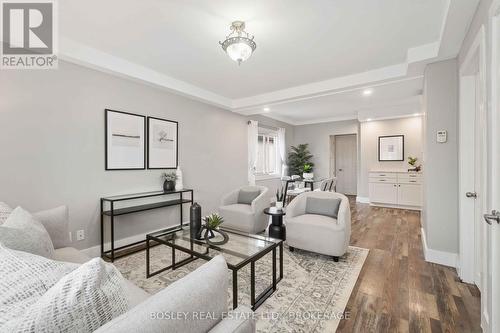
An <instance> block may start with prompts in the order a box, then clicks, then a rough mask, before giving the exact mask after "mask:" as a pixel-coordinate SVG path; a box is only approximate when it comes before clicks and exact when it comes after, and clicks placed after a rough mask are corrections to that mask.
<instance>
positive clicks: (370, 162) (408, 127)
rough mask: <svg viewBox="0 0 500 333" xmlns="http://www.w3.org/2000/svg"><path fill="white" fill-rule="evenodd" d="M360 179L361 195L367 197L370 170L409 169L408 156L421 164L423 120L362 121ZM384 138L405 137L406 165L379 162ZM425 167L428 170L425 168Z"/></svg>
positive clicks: (416, 118) (359, 193) (404, 162)
mask: <svg viewBox="0 0 500 333" xmlns="http://www.w3.org/2000/svg"><path fill="white" fill-rule="evenodd" d="M360 128H361V129H360V132H361V133H360V148H361V154H360V156H361V161H360V164H361V166H360V178H359V180H358V196H359V197H364V198H367V197H368V196H369V193H368V189H369V187H368V175H369V172H370V171H371V170H383V171H390V170H407V169H408V168H409V167H410V166H409V165H408V156H412V157H417V158H418V163H422V150H423V145H422V117H421V116H418V117H408V118H400V119H391V120H379V121H369V122H363V123H361V126H360ZM385 135H404V144H405V146H404V158H405V160H404V161H403V162H379V160H378V137H379V136H385ZM424 168H425V167H424Z"/></svg>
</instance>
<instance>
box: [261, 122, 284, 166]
mask: <svg viewBox="0 0 500 333" xmlns="http://www.w3.org/2000/svg"><path fill="white" fill-rule="evenodd" d="M278 149H279V148H278V133H277V132H276V131H272V130H268V129H264V128H259V136H258V149H257V169H256V172H255V173H256V175H279V174H280V170H281V158H280V155H279V150H278Z"/></svg>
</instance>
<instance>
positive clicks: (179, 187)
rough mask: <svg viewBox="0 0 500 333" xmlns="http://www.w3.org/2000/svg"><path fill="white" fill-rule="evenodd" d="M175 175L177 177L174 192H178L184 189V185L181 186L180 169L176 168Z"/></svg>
mask: <svg viewBox="0 0 500 333" xmlns="http://www.w3.org/2000/svg"><path fill="white" fill-rule="evenodd" d="M175 175H176V176H177V181H176V182H175V190H176V191H180V190H182V189H183V188H184V184H182V170H181V168H180V167H177V170H175Z"/></svg>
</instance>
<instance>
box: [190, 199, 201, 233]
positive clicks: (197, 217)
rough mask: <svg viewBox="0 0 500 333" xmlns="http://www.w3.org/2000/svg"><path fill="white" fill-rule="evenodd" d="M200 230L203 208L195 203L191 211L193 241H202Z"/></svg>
mask: <svg viewBox="0 0 500 333" xmlns="http://www.w3.org/2000/svg"><path fill="white" fill-rule="evenodd" d="M200 230H201V206H200V205H198V203H196V202H195V203H194V204H192V205H191V208H190V209H189V231H190V233H191V239H200Z"/></svg>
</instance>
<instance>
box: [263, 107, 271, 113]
mask: <svg viewBox="0 0 500 333" xmlns="http://www.w3.org/2000/svg"><path fill="white" fill-rule="evenodd" d="M263 110H264V112H269V111H271V109H270V108H268V107H267V106H266V107H265V108H264V109H263Z"/></svg>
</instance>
